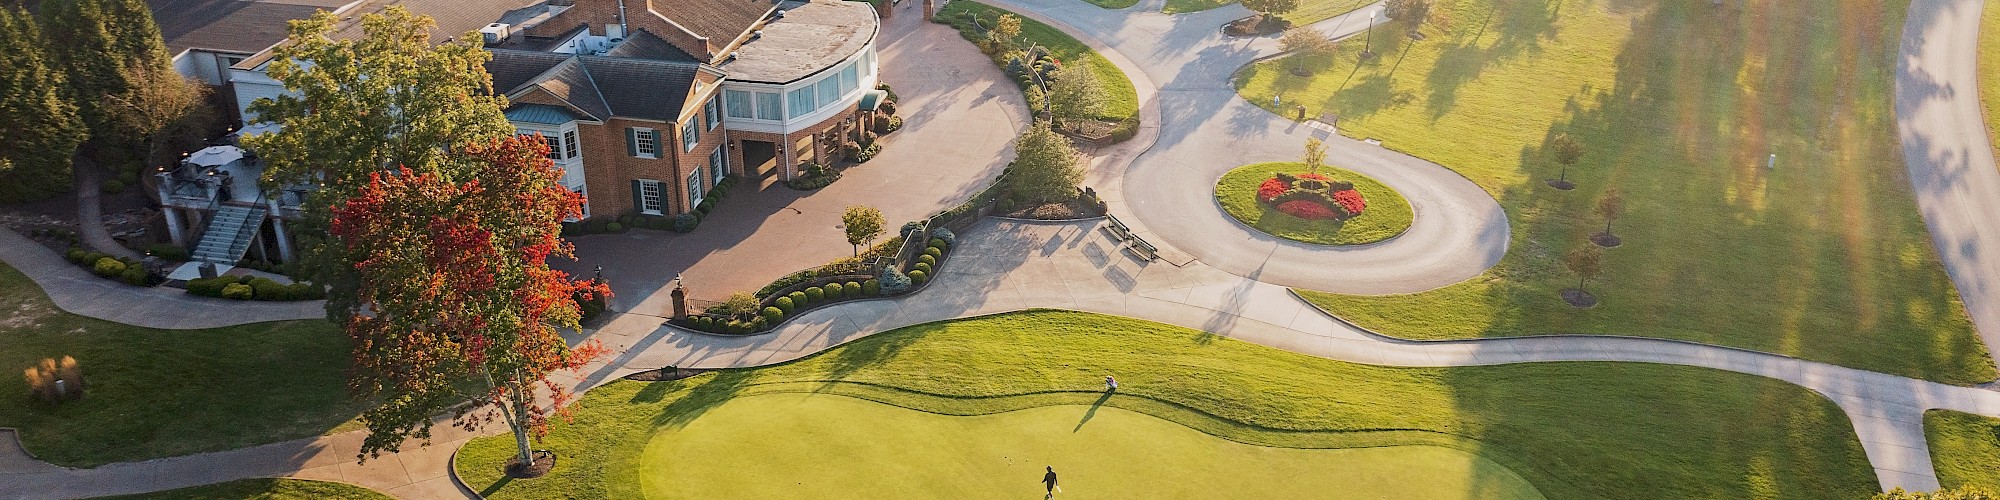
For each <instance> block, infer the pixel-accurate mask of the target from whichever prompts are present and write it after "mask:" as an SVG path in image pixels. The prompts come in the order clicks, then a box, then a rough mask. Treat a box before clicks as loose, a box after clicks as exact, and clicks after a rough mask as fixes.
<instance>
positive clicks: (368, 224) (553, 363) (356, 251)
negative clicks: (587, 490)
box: [329, 137, 610, 464]
mask: <svg viewBox="0 0 2000 500" xmlns="http://www.w3.org/2000/svg"><path fill="white" fill-rule="evenodd" d="M547 153H548V147H547V145H546V144H545V143H544V142H543V141H542V139H541V138H540V137H509V138H505V139H500V140H495V141H490V142H486V143H482V144H470V145H466V146H464V147H462V148H461V149H459V150H458V151H457V152H455V153H454V154H453V155H452V156H453V160H454V161H458V162H462V163H463V164H464V165H465V169H466V171H467V173H468V174H469V176H468V179H473V180H465V181H453V180H450V179H447V178H445V176H443V175H441V174H438V173H435V172H419V171H416V170H413V169H410V168H401V169H399V170H398V171H396V172H386V171H380V172H375V173H372V174H369V176H368V182H367V184H364V185H362V186H360V187H359V189H357V190H356V192H355V194H354V196H353V197H351V198H349V199H347V200H345V201H344V202H342V203H341V204H340V205H339V206H338V207H337V208H335V209H334V210H333V217H332V224H331V227H330V230H329V234H330V235H331V236H332V241H331V246H332V247H333V248H335V249H337V250H338V251H339V252H340V253H341V255H340V257H342V258H343V260H344V261H345V262H352V263H353V270H354V273H355V275H356V277H357V278H358V279H357V280H356V286H355V290H354V293H355V297H354V299H355V304H356V306H357V307H358V309H357V310H356V311H355V312H354V313H353V315H352V316H351V317H349V318H347V321H346V322H345V323H346V324H345V329H346V331H347V334H348V336H349V337H350V338H352V339H353V342H354V352H353V358H354V366H353V368H352V369H351V370H352V371H351V376H350V378H349V382H348V384H349V388H350V389H351V390H352V392H353V393H354V394H355V395H356V396H357V397H359V398H362V399H364V400H369V401H379V402H381V403H380V405H379V406H376V407H374V408H372V409H370V410H368V411H366V412H364V413H363V414H362V415H361V422H362V423H363V424H364V425H366V426H367V427H368V430H369V435H368V439H367V440H366V441H365V442H363V443H362V446H361V454H362V457H363V458H364V459H365V458H367V457H373V456H379V455H380V454H382V453H385V452H395V451H397V450H398V449H399V447H400V445H401V443H402V442H403V440H404V439H406V438H419V439H425V440H428V439H429V438H430V436H431V417H432V416H434V415H438V414H441V413H444V412H446V411H448V410H449V411H453V412H454V417H455V418H457V419H458V422H457V425H460V426H462V427H465V428H467V429H472V428H476V427H478V426H479V425H481V424H483V423H485V422H488V421H491V420H493V419H494V414H495V413H497V414H498V415H499V417H500V418H501V419H503V420H505V422H506V423H507V426H508V427H509V428H511V429H512V430H513V432H514V438H515V444H516V445H517V448H518V452H519V457H518V459H519V463H520V464H532V463H533V461H532V460H533V459H532V457H531V456H530V452H529V449H528V436H529V434H531V433H532V434H535V435H537V436H539V435H541V434H542V433H543V432H545V430H546V424H547V421H548V417H549V416H550V415H551V414H555V415H562V416H567V411H568V409H567V408H565V407H564V403H565V402H567V401H569V399H570V392H569V390H568V389H567V388H565V387H564V386H562V385H560V384H557V383H554V382H552V381H550V380H549V376H550V374H552V373H554V372H555V371H557V370H574V369H578V368H581V367H582V366H583V365H584V364H585V363H587V362H589V361H590V360H591V359H592V358H594V357H596V356H598V355H600V354H602V353H603V352H604V349H603V347H602V346H601V345H600V344H598V343H597V342H594V341H593V342H590V343H585V344H581V345H578V346H575V347H570V346H568V345H567V344H566V343H565V342H564V341H563V338H562V336H560V335H558V333H557V329H558V328H569V329H578V328H580V327H579V325H578V323H577V322H578V319H579V311H578V307H577V304H576V302H575V301H574V300H573V299H572V298H573V297H575V296H576V295H578V294H580V293H582V294H597V295H599V296H608V295H609V294H610V290H609V289H607V288H606V287H605V286H604V285H603V284H601V283H597V282H594V281H586V280H576V279H571V278H570V276H569V275H568V274H566V273H563V272H562V271H556V270H553V269H550V268H549V266H548V262H547V259H548V258H549V257H550V256H552V255H553V256H562V257H570V256H571V255H572V253H571V250H572V249H571V246H570V244H569V243H568V242H566V241H564V240H563V239H562V238H561V237H560V236H559V235H560V234H561V231H562V226H561V223H562V220H563V219H564V218H568V217H578V216H581V215H582V213H583V212H582V207H583V196H582V195H580V194H577V193H574V192H571V191H569V190H568V189H564V188H563V187H562V186H560V185H558V184H557V181H558V180H559V179H560V178H561V176H562V171H561V170H559V169H557V168H556V167H555V165H554V164H553V163H552V162H550V161H549V160H548V157H547ZM537 386H540V387H541V388H542V389H544V390H545V395H546V396H547V397H548V404H547V405H544V404H542V403H541V402H540V401H538V400H537V398H536V392H537V389H536V387H537ZM468 400H469V401H470V402H471V404H469V405H463V406H461V405H460V404H461V403H465V402H467V401H468ZM488 407H491V408H494V409H496V410H497V411H493V412H483V411H477V410H480V409H484V408H488ZM475 412H476V414H475ZM468 416H470V418H468Z"/></svg>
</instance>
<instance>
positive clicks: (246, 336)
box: [0, 265, 361, 467]
mask: <svg viewBox="0 0 2000 500" xmlns="http://www.w3.org/2000/svg"><path fill="white" fill-rule="evenodd" d="M224 307H226V306H224ZM0 311H4V314H0V316H5V317H4V318H0V368H6V369H7V375H6V376H4V377H0V395H4V396H0V427H16V428H19V429H20V436H21V441H22V444H23V445H25V446H26V447H27V448H28V451H29V452H32V453H34V454H35V456H37V457H40V458H41V459H42V460H47V461H49V462H52V463H55V464H58V465H64V466H70V467H94V466H98V465H103V464H106V463H111V462H124V461H134V460H145V459H150V458H160V457H170V456H178V455H186V454H191V453H200V452H205V451H219V450H228V449H235V448H241V447H245V446H251V445H257V444H264V443H271V442H277V441H283V440H287V439H295V438H302V437H312V436H318V435H321V434H324V433H327V432H330V431H332V430H335V429H344V428H345V427H343V423H345V422H348V421H349V420H351V419H353V418H354V417H355V416H356V415H359V414H360V412H361V408H360V406H359V405H358V404H356V403H354V402H353V400H352V399H351V398H349V397H348V396H347V390H346V381H347V378H346V377H347V374H346V369H347V363H348V361H347V359H348V358H347V355H348V342H347V337H346V336H345V335H342V334H341V332H340V330H339V329H337V328H334V327H333V326H332V325H330V324H328V323H327V322H325V321H318V320H313V321H287V322H276V323H259V324H252V325H242V326H234V327H228V328H214V329H207V330H154V329H149V328H140V327H135V326H131V325H125V324H120V323H112V322H109V321H101V320H97V319H92V318H86V317H82V316H77V315H74V314H69V313H66V312H63V311H62V310H61V309H57V308H56V307H55V304H53V303H50V302H49V300H48V296H46V295H43V294H42V291H41V288H40V287H37V286H36V285H35V283H34V282H33V281H29V280H28V277H27V276H25V275H22V274H21V273H20V272H18V271H15V270H14V268H12V267H7V266H6V265H0ZM62 356H72V357H75V358H76V359H77V363H78V365H79V366H80V367H81V368H82V369H83V378H84V380H85V382H86V383H87V384H88V390H87V391H86V392H85V395H84V398H83V399H80V400H76V401H71V402H67V403H63V404H62V405H59V406H52V405H49V404H45V403H41V402H37V401H34V400H31V399H30V398H29V397H28V396H27V394H28V388H27V382H26V381H25V380H24V379H23V378H22V376H21V371H20V370H23V369H26V368H27V367H29V366H32V365H34V364H35V363H37V362H39V361H40V360H41V359H43V358H61V357H62Z"/></svg>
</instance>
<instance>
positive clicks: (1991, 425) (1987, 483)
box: [1924, 410, 2000, 489]
mask: <svg viewBox="0 0 2000 500" xmlns="http://www.w3.org/2000/svg"><path fill="white" fill-rule="evenodd" d="M1924 438H1925V440H1927V441H1930V445H1931V467H1932V468H1935V469H1937V478H1938V484H1939V485H1942V486H1944V487H1945V488H1958V487H1962V486H1977V487H1982V488H1987V489H2000V470H1996V469H1995V468H1996V467H2000V418H1993V417H1987V416H1983V415H1974V414H1971V413H1964V412H1956V411H1951V410H1931V411H1927V412H1924Z"/></svg>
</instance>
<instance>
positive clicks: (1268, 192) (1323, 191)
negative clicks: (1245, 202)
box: [1257, 172, 1368, 220]
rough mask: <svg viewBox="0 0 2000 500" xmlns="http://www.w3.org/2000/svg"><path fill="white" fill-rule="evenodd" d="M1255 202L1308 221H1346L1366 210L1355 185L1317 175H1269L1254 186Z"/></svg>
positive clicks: (1281, 173)
mask: <svg viewBox="0 0 2000 500" xmlns="http://www.w3.org/2000/svg"><path fill="white" fill-rule="evenodd" d="M1257 201H1259V202H1262V203H1264V204H1265V205H1270V206H1273V207H1275V208H1276V209H1277V210H1278V212H1280V213H1284V214H1286V215H1290V216H1293V217H1298V218H1301V219H1307V220H1327V219H1333V220H1347V219H1352V218H1354V217H1355V216H1359V215H1361V212H1362V211H1363V210H1366V209H1367V208H1368V202H1367V201H1366V200H1364V199H1362V198H1361V192H1359V191H1355V190H1354V183H1352V182H1346V181H1338V180H1334V179H1332V178H1330V177H1327V176H1324V175H1320V174H1316V173H1303V174H1296V175H1295V174H1287V173H1283V172H1280V173H1276V174H1272V176H1271V178H1270V179H1265V180H1264V183H1263V184H1260V185H1258V186H1257Z"/></svg>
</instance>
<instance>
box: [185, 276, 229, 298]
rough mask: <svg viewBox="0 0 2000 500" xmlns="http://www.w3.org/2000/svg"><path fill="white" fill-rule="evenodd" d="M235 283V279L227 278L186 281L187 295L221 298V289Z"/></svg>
mask: <svg viewBox="0 0 2000 500" xmlns="http://www.w3.org/2000/svg"><path fill="white" fill-rule="evenodd" d="M235 282H236V278H229V277H215V278H195V279H191V280H188V282H187V293H191V294H194V295H200V296H203V297H221V296H222V287H223V286H225V285H229V284H231V283H235Z"/></svg>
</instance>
